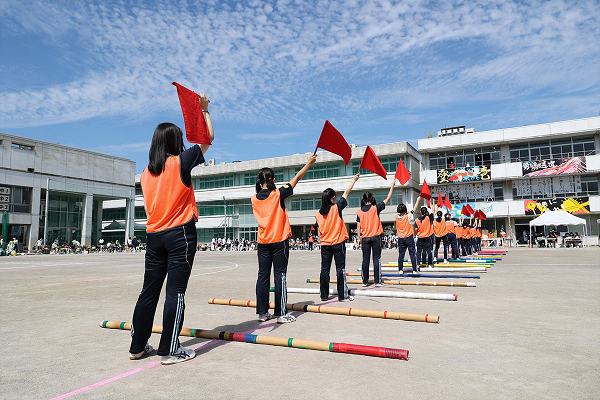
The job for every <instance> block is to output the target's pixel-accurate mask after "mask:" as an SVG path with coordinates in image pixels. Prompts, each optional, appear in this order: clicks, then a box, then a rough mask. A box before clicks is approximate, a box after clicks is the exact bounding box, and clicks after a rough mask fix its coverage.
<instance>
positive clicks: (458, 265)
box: [381, 261, 494, 268]
mask: <svg viewBox="0 0 600 400" xmlns="http://www.w3.org/2000/svg"><path fill="white" fill-rule="evenodd" d="M407 263H409V261H407V262H406V263H404V265H411V264H407ZM493 265H494V264H490V263H474V264H470V265H467V264H466V263H448V264H444V263H436V264H435V267H436V268H466V267H467V266H468V267H471V266H472V267H488V268H490V267H492V266H493ZM381 266H382V267H397V266H398V263H397V262H391V263H387V264H381ZM419 267H421V268H428V265H427V264H420V265H419Z"/></svg>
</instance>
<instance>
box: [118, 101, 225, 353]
mask: <svg viewBox="0 0 600 400" xmlns="http://www.w3.org/2000/svg"><path fill="white" fill-rule="evenodd" d="M199 98H200V105H201V107H202V110H203V114H204V118H205V120H206V124H207V126H208V131H209V136H210V139H211V141H212V140H213V138H214V133H213V127H212V122H211V120H210V115H209V113H208V111H207V108H208V103H209V101H208V99H207V98H206V96H205V95H204V94H200V95H199ZM209 146H210V145H208V144H203V145H200V146H198V145H194V146H192V147H190V148H189V149H187V150H185V149H184V143H183V133H182V132H181V129H179V128H178V127H177V126H175V125H173V124H170V123H162V124H160V125H158V126H157V127H156V130H155V131H154V137H153V138H152V144H151V145H150V160H149V163H148V166H147V167H146V168H145V169H144V172H143V173H142V177H141V184H142V193H143V195H144V206H145V208H146V214H147V217H148V222H147V224H146V232H147V236H146V241H147V244H146V257H145V267H144V268H145V273H144V284H143V288H142V292H141V293H140V295H139V297H138V300H137V304H136V306H135V310H134V312H133V322H132V325H131V347H130V348H129V358H131V359H132V360H137V359H140V358H142V357H143V356H144V355H146V354H148V353H150V352H151V351H152V350H153V348H152V346H151V345H150V344H149V343H148V339H149V338H150V334H151V333H152V324H153V321H154V314H155V312H156V305H157V303H158V299H159V296H160V291H161V288H162V286H163V281H164V280H165V277H166V278H167V286H166V291H167V293H166V296H165V306H164V309H163V324H162V325H163V331H162V334H161V337H160V344H159V346H158V351H157V354H158V355H159V356H162V358H161V363H162V364H175V363H178V362H182V361H187V360H191V359H192V358H194V357H195V355H196V354H195V353H194V350H191V349H189V350H188V349H186V348H184V347H183V346H181V344H180V343H179V333H180V332H181V327H182V324H183V311H184V309H185V304H184V295H185V291H186V288H187V284H188V280H189V278H190V274H191V272H192V264H193V262H194V255H195V253H196V243H197V238H196V221H197V220H198V210H197V208H196V198H195V196H194V188H193V186H192V177H191V170H192V168H194V167H195V166H197V165H199V164H201V163H203V162H204V154H206V151H207V150H208V148H209Z"/></svg>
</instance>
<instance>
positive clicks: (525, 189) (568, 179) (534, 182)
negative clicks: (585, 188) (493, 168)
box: [513, 175, 581, 198]
mask: <svg viewBox="0 0 600 400" xmlns="http://www.w3.org/2000/svg"><path fill="white" fill-rule="evenodd" d="M513 188H514V189H516V191H517V196H519V197H521V196H544V197H548V198H549V197H551V196H554V194H555V193H576V192H581V177H580V176H579V175H574V176H568V175H567V176H553V177H549V178H536V179H519V180H515V181H513Z"/></svg>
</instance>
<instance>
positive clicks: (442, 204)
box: [437, 192, 444, 208]
mask: <svg viewBox="0 0 600 400" xmlns="http://www.w3.org/2000/svg"><path fill="white" fill-rule="evenodd" d="M437 206H438V207H440V208H441V207H443V206H444V202H443V201H442V193H441V192H438V202H437Z"/></svg>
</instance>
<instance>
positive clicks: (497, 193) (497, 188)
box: [494, 182, 504, 200]
mask: <svg viewBox="0 0 600 400" xmlns="http://www.w3.org/2000/svg"><path fill="white" fill-rule="evenodd" d="M494 200H504V182H494Z"/></svg>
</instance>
